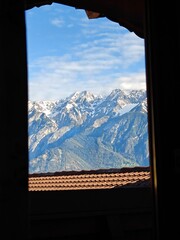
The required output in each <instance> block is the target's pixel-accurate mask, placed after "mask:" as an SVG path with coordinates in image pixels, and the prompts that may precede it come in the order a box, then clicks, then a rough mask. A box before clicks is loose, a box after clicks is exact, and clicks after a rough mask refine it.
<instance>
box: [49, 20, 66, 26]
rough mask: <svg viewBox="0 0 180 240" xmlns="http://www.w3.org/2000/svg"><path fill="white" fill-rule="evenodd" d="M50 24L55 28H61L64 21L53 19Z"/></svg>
mask: <svg viewBox="0 0 180 240" xmlns="http://www.w3.org/2000/svg"><path fill="white" fill-rule="evenodd" d="M51 24H52V25H54V26H56V27H62V26H63V25H64V21H63V20H62V19H60V18H54V19H52V20H51Z"/></svg>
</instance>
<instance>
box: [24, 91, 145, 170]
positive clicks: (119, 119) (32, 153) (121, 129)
mask: <svg viewBox="0 0 180 240" xmlns="http://www.w3.org/2000/svg"><path fill="white" fill-rule="evenodd" d="M28 110H29V115H28V117H29V171H30V172H31V173H34V172H39V173H41V172H57V171H66V170H68V171H72V170H93V169H106V168H121V167H125V166H128V167H130V166H139V165H142V166H145V165H148V163H149V162H148V161H149V152H148V134H147V98H146V92H145V91H142V90H139V91H138V90H133V91H129V92H125V91H122V90H120V89H115V90H113V91H112V92H111V93H110V94H109V95H107V96H103V97H102V96H96V95H94V94H92V93H91V92H88V91H82V92H75V93H73V94H72V95H70V96H69V97H67V98H65V99H60V100H59V101H38V102H35V101H34V102H33V101H29V102H28Z"/></svg>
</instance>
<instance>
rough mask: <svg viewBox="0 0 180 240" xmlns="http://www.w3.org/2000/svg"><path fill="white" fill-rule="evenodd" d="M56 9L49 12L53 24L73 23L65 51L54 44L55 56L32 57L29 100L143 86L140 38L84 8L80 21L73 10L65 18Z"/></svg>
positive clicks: (141, 41)
mask: <svg viewBox="0 0 180 240" xmlns="http://www.w3.org/2000/svg"><path fill="white" fill-rule="evenodd" d="M81 13H82V12H81ZM57 14H60V12H55V13H54V15H51V18H50V19H52V20H51V24H53V25H54V26H56V27H59V28H60V27H64V26H65V24H66V27H67V28H72V32H71V31H69V32H68V34H71V37H70V38H68V39H67V41H69V40H70V43H71V44H70V45H68V46H70V47H68V52H67V53H63V54H62V50H61V49H57V52H58V51H59V52H60V54H59V55H54V56H53V55H51V56H49V55H47V53H44V55H43V56H42V55H41V57H39V58H36V59H35V60H33V61H31V62H30V64H29V81H28V82H29V98H30V99H31V100H50V99H52V100H57V99H61V98H64V97H67V96H68V95H70V94H72V93H73V92H75V91H83V90H89V91H92V92H93V93H96V94H98V93H100V94H102V93H108V92H110V91H112V90H113V89H115V88H122V89H141V88H146V83H145V66H144V55H145V53H144V41H143V40H142V39H140V38H139V37H137V36H136V35H135V34H134V33H131V32H129V31H127V30H126V29H124V28H123V27H121V26H119V25H118V24H117V23H114V22H111V21H110V20H108V21H107V20H106V19H104V20H103V19H99V20H96V19H94V20H93V19H92V20H89V19H88V18H87V17H86V14H85V13H84V12H83V14H84V17H82V16H81V15H80V16H81V17H80V18H82V19H81V20H80V18H78V21H77V18H76V17H75V16H72V15H71V14H67V15H66V19H65V15H63V11H62V12H61V17H59V15H57ZM78 14H80V11H77V15H78ZM52 16H53V17H52ZM78 17H79V15H78ZM68 19H69V20H68ZM78 26H80V27H79V28H78ZM75 27H76V30H77V28H78V30H77V32H74V31H75ZM61 29H62V28H61ZM58 31H60V29H58ZM72 33H73V34H76V38H75V35H73V34H72ZM63 34H65V31H64V32H63ZM63 37H64V42H66V38H65V36H64V35H63ZM61 47H62V49H63V46H61Z"/></svg>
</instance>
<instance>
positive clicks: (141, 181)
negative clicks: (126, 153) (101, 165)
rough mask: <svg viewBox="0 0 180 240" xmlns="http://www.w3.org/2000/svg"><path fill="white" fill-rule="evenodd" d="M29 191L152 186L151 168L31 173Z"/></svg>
mask: <svg viewBox="0 0 180 240" xmlns="http://www.w3.org/2000/svg"><path fill="white" fill-rule="evenodd" d="M28 184H29V186H28V188H29V191H60V190H83V189H110V188H120V187H123V188H124V187H150V168H149V167H134V168H122V169H109V170H97V171H95V170H93V171H79V172H76V171H72V172H56V173H42V174H29V181H28Z"/></svg>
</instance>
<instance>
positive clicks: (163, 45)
mask: <svg viewBox="0 0 180 240" xmlns="http://www.w3.org/2000/svg"><path fill="white" fill-rule="evenodd" d="M52 2H56V3H59V4H66V5H68V6H72V7H75V8H80V9H84V10H87V11H90V12H96V13H99V15H98V16H99V17H107V18H108V19H109V20H110V21H115V22H118V23H119V24H120V25H122V26H124V27H126V28H127V29H128V30H129V31H133V32H134V33H135V34H137V35H138V36H139V37H141V38H144V40H145V51H146V52H145V53H146V78H147V93H148V106H149V111H148V113H149V116H148V117H149V119H148V120H149V133H150V155H151V162H150V167H151V176H152V186H151V187H150V188H149V187H148V188H146V187H145V188H127V189H126V188H123V189H114V190H112V189H111V190H95V191H93V190H90V191H86V190H83V191H65V192H64V191H61V192H59V191H56V192H28V120H27V101H28V84H27V82H28V81H27V52H26V23H25V11H26V10H27V9H30V8H32V7H40V6H42V5H45V4H51V3H52ZM0 24H1V37H0V43H1V44H0V48H1V88H0V96H1V103H2V104H1V125H0V126H1V153H2V154H1V168H0V169H1V174H0V178H1V186H0V204H1V205H0V211H1V212H0V216H1V235H2V237H3V238H4V239H17V240H25V239H30V240H35V239H36V240H39V239H43V240H44V239H51V240H57V239H58V240H59V239H63V240H64V239H68V240H69V239H99V238H105V239H113V240H114V239H126V240H130V239H133V240H135V239H137V240H141V239H143V240H144V239H146V240H148V239H152V240H155V239H158V240H159V239H160V240H161V239H164V238H165V237H166V238H167V239H177V238H178V237H177V236H179V233H180V228H179V220H178V219H179V218H178V217H179V214H180V207H179V202H180V197H179V193H178V191H179V185H180V177H179V176H180V137H179V136H180V124H179V123H180V117H179V104H180V100H179V69H180V68H179V67H180V66H179V65H180V64H179V63H180V61H179V53H180V52H179V49H180V39H179V37H180V30H179V29H180V28H179V12H178V2H177V1H173V2H172V3H170V2H168V1H165V2H163V3H162V2H160V1H156V0H149V1H148V0H124V1H123V0H62V1H61V0H59V1H48V0H47V1H43V0H25V1H15V0H5V1H1V4H0Z"/></svg>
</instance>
